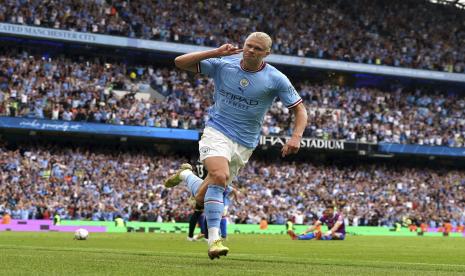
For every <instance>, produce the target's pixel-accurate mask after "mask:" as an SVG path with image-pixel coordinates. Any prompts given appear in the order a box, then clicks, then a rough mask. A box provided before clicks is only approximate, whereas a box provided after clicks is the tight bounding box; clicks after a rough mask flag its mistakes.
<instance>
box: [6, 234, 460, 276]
mask: <svg viewBox="0 0 465 276" xmlns="http://www.w3.org/2000/svg"><path fill="white" fill-rule="evenodd" d="M225 245H227V246H229V248H230V250H231V251H230V253H229V255H228V256H227V257H222V258H221V259H220V260H214V261H211V260H210V259H209V258H208V257H207V245H206V243H205V242H188V241H187V240H186V236H185V234H154V233H113V234H111V233H91V235H90V237H89V239H88V240H86V241H76V240H73V233H21V232H0V267H1V269H0V274H1V275H18V274H21V275H465V239H464V238H426V237H366V236H349V237H348V239H347V240H346V241H292V240H290V239H289V238H288V237H287V236H284V235H230V236H229V238H228V241H226V243H225Z"/></svg>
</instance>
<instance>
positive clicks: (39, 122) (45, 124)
mask: <svg viewBox="0 0 465 276" xmlns="http://www.w3.org/2000/svg"><path fill="white" fill-rule="evenodd" d="M0 129H1V130H23V131H26V132H30V131H37V132H53V133H58V134H60V133H75V134H93V135H107V136H119V137H129V136H130V137H138V138H154V139H175V140H189V141H198V140H199V132H198V131H195V130H186V129H174V128H159V127H145V126H124V125H112V124H99V123H88V122H75V121H58V120H45V119H30V118H17V117H0Z"/></svg>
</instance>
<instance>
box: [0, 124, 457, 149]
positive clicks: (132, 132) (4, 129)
mask: <svg viewBox="0 0 465 276" xmlns="http://www.w3.org/2000/svg"><path fill="white" fill-rule="evenodd" d="M12 132H15V133H19V134H21V135H24V136H29V135H31V134H32V133H34V135H37V136H39V135H41V134H47V135H53V136H55V137H59V136H63V135H67V136H68V137H70V136H73V137H78V136H80V137H86V136H88V137H91V138H94V137H98V136H102V137H117V138H125V137H131V138H137V139H145V140H147V141H155V140H167V141H171V142H169V144H167V146H170V147H179V146H180V145H187V144H185V143H177V142H176V141H186V142H188V141H189V142H191V143H196V142H197V141H199V139H200V136H201V134H202V133H201V132H199V131H198V130H189V129H174V128H159V127H146V126H125V125H112V124H103V123H88V122H76V121H61V120H46V119H35V118H25V117H5V116H0V133H3V134H7V133H12ZM289 139H290V137H287V136H273V135H262V136H260V138H259V143H258V146H257V148H258V149H259V150H262V151H273V150H274V151H279V150H280V149H281V148H282V146H283V145H284V144H285V143H286V142H287V141H288V140H289ZM191 143H189V145H191ZM300 146H301V152H305V151H323V152H327V153H336V154H338V153H350V152H352V153H357V154H358V155H366V156H373V157H377V155H379V156H380V157H388V155H389V157H392V156H394V155H416V156H427V157H430V156H440V157H451V158H464V157H465V148H451V147H444V146H442V147H439V146H422V145H402V144H388V143H380V144H373V143H362V142H356V141H345V140H334V139H318V138H307V137H304V138H302V140H301V144H300ZM192 150H193V151H197V147H193V148H192ZM391 155H392V156H391Z"/></svg>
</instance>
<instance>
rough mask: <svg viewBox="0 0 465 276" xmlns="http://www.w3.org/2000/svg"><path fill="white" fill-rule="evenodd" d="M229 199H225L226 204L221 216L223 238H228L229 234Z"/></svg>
mask: <svg viewBox="0 0 465 276" xmlns="http://www.w3.org/2000/svg"><path fill="white" fill-rule="evenodd" d="M227 201H229V200H227V199H226V198H225V199H224V202H225V206H224V210H223V216H222V217H221V222H220V233H221V238H222V239H223V240H225V239H226V237H227V236H228V218H227V216H228V207H229V206H228V205H229V204H228V203H227Z"/></svg>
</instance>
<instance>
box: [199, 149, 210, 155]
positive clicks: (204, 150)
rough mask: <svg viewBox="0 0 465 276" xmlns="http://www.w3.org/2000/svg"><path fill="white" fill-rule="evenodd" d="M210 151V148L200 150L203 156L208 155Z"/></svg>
mask: <svg viewBox="0 0 465 276" xmlns="http://www.w3.org/2000/svg"><path fill="white" fill-rule="evenodd" d="M209 151H210V148H209V147H201V148H200V153H202V154H207V153H208V152H209Z"/></svg>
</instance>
